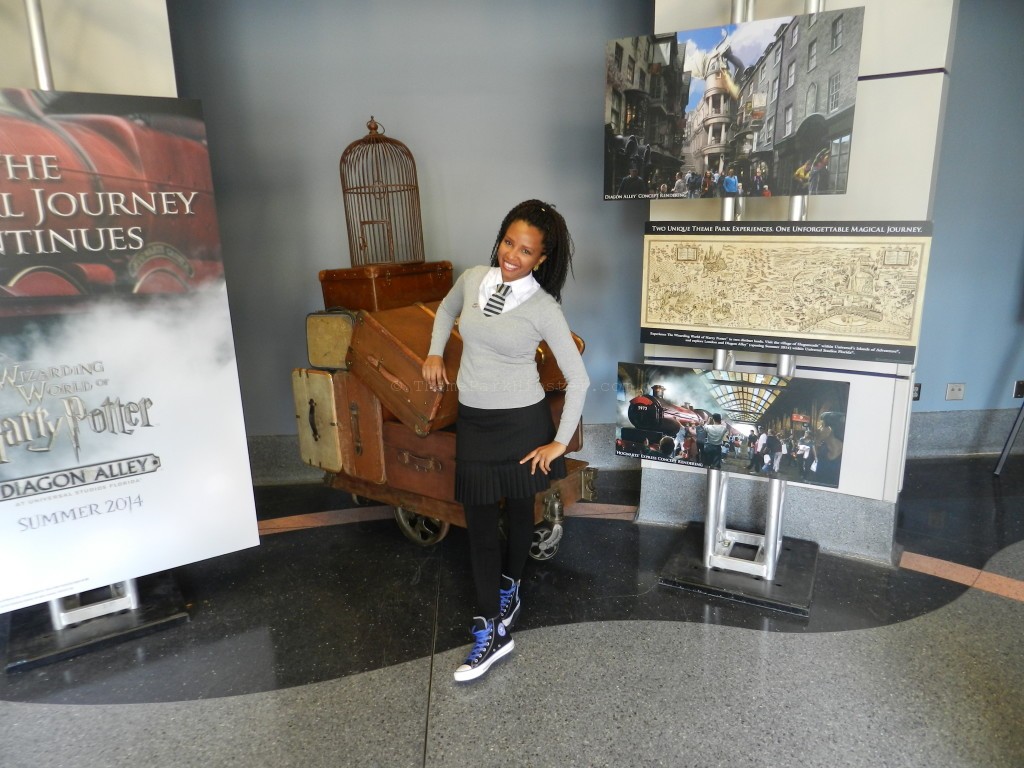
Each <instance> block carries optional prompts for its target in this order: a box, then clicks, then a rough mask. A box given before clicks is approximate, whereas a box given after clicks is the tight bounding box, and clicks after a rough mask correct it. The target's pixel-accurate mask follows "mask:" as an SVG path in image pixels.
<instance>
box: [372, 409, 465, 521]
mask: <svg viewBox="0 0 1024 768" xmlns="http://www.w3.org/2000/svg"><path fill="white" fill-rule="evenodd" d="M384 462H385V466H386V472H387V477H388V480H387V483H388V486H389V487H391V488H397V489H399V490H403V491H411V492H412V493H416V494H419V495H421V496H427V497H429V498H431V499H440V500H442V501H455V432H453V431H451V430H442V431H440V432H431V433H430V434H429V435H425V436H423V437H419V436H417V435H416V433H415V432H413V431H412V430H411V429H409V428H408V427H406V426H405V425H404V424H400V423H398V422H396V421H392V422H388V423H386V424H385V425H384Z"/></svg>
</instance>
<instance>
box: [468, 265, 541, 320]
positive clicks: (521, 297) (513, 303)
mask: <svg viewBox="0 0 1024 768" xmlns="http://www.w3.org/2000/svg"><path fill="white" fill-rule="evenodd" d="M500 283H501V267H491V268H490V269H489V270H487V274H486V275H484V279H483V280H482V281H481V282H480V292H479V295H478V296H477V301H478V302H479V304H480V306H481V307H485V306H487V300H488V299H489V298H491V294H493V293H494V289H495V288H497V287H498V285H499V284H500ZM506 285H510V286H512V292H511V293H509V294H508V296H506V297H505V305H504V307H502V310H501V311H502V312H507V311H508V310H510V309H515V308H516V307H518V306H519V305H520V304H522V303H523V302H524V301H526V300H527V299H528V298H530V297H531V296H533V294H535V293H536V292H537V291H539V290H540V283H538V282H537V280H536V279H535V278H534V277H533V275H532V274H529V275H527V276H526V277H521V278H519V279H518V280H513V281H512V282H511V283H506Z"/></svg>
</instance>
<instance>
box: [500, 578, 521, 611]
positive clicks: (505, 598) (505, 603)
mask: <svg viewBox="0 0 1024 768" xmlns="http://www.w3.org/2000/svg"><path fill="white" fill-rule="evenodd" d="M517 588H518V585H517V584H513V585H512V586H511V587H509V588H508V589H501V590H498V594H499V595H500V596H501V615H502V616H504V615H505V611H507V610H508V609H509V608H510V607H511V606H512V601H513V599H514V598H515V596H516V589H517Z"/></svg>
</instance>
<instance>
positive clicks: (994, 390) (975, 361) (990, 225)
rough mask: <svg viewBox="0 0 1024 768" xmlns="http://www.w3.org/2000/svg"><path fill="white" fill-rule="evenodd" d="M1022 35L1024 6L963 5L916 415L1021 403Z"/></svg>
mask: <svg viewBox="0 0 1024 768" xmlns="http://www.w3.org/2000/svg"><path fill="white" fill-rule="evenodd" d="M1022 34H1024V3H1021V2H1020V1H1019V0H961V2H960V12H959V15H958V21H957V30H956V43H955V46H954V49H953V65H952V73H951V75H950V78H949V97H948V98H949V100H948V104H947V109H946V121H945V124H944V126H943V137H942V147H941V153H940V161H939V173H938V180H937V188H936V190H935V206H934V216H933V218H934V222H935V230H934V239H933V242H932V254H931V267H930V271H929V276H928V288H927V292H926V294H925V308H924V316H923V322H922V333H921V344H920V348H919V352H918V366H917V381H918V382H920V383H921V384H922V394H921V400H920V402H918V403H916V404H915V408H914V411H915V412H918V411H956V410H968V411H973V410H981V409H992V408H1019V407H1020V405H1021V401H1020V400H1014V399H1012V397H1011V395H1012V391H1013V381H1014V380H1016V379H1024V184H1022V183H1021V177H1022V173H1024V170H1022V169H1024V143H1022V142H1021V140H1020V127H1021V126H1022V125H1024V98H1022V92H1021V83H1024V47H1022V46H1021V35H1022ZM898 128H899V127H898V126H893V129H894V130H897V129H898ZM879 183H890V182H883V180H882V177H881V176H880V180H879ZM891 183H898V179H896V180H891ZM949 382H966V383H967V390H966V397H965V398H964V400H963V401H949V402H947V401H946V400H945V388H946V384H947V383H949ZM1006 434H1007V431H1003V432H1002V434H1001V437H1003V438H1004V439H1005V437H1006Z"/></svg>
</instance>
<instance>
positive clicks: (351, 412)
mask: <svg viewBox="0 0 1024 768" xmlns="http://www.w3.org/2000/svg"><path fill="white" fill-rule="evenodd" d="M348 421H349V425H350V426H351V427H352V442H353V444H354V445H355V449H356V456H362V455H363V439H362V438H361V437H360V436H359V405H358V404H357V403H349V404H348Z"/></svg>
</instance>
